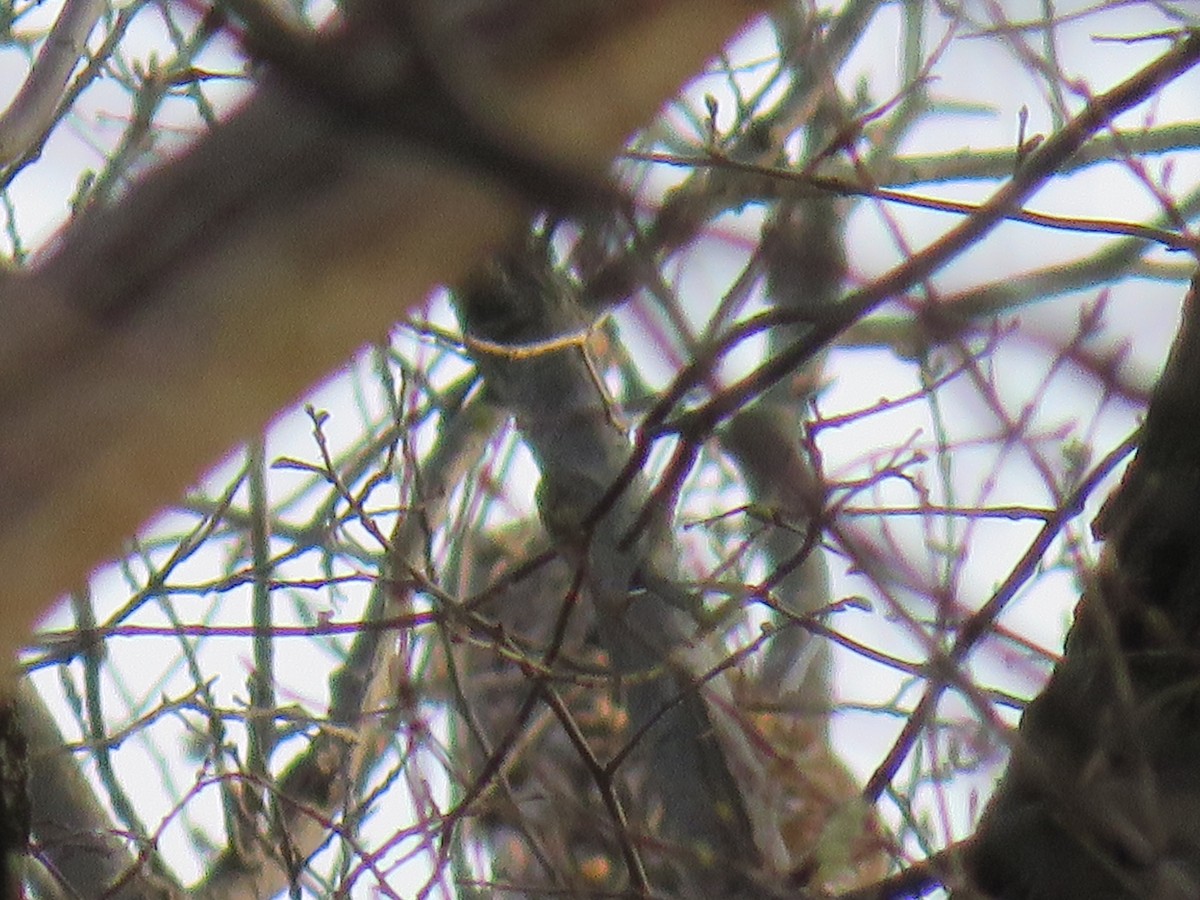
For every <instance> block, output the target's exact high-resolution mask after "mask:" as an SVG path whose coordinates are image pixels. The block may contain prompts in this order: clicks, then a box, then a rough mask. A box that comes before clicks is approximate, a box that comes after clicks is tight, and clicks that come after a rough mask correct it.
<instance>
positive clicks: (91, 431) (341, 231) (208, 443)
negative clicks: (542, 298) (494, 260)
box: [0, 0, 757, 653]
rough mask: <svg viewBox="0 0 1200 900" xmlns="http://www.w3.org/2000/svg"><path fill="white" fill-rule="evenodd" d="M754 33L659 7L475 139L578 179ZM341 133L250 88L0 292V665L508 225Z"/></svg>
mask: <svg viewBox="0 0 1200 900" xmlns="http://www.w3.org/2000/svg"><path fill="white" fill-rule="evenodd" d="M756 9H757V4H756V3H754V2H751V0H741V2H729V0H720V2H717V0H669V2H662V3H656V4H653V5H651V6H649V7H647V8H645V9H643V10H641V11H639V12H638V13H637V14H636V15H630V16H629V17H628V18H627V19H623V20H620V21H613V22H608V23H606V26H607V27H606V28H605V29H604V30H603V31H600V32H598V33H597V34H595V35H594V36H593V38H592V39H591V40H589V41H588V42H587V43H586V45H583V46H579V47H577V48H576V52H575V53H574V54H573V55H572V56H571V57H570V58H567V59H561V58H554V59H549V60H546V59H531V60H530V61H529V67H528V68H526V69H524V70H520V69H518V70H515V71H506V72H505V73H504V76H503V77H500V78H497V79H495V81H494V82H493V83H490V84H488V86H487V96H486V99H487V102H488V104H489V110H490V118H489V120H488V122H487V123H485V124H486V126H487V128H488V129H489V130H490V132H492V133H498V134H500V135H501V136H502V137H503V138H504V139H505V140H507V141H509V142H515V143H516V144H517V145H518V146H520V147H521V148H522V151H523V152H524V153H525V154H526V155H527V156H528V157H529V158H531V159H533V160H539V159H541V160H546V161H547V163H548V164H549V165H553V166H555V167H561V168H562V169H563V170H565V171H573V172H577V173H579V175H580V176H581V177H583V178H585V179H595V178H596V177H598V176H599V174H600V173H601V172H602V171H603V170H604V168H605V167H606V166H607V164H608V162H609V160H610V159H611V158H612V156H613V154H614V153H616V152H617V150H618V149H619V147H620V145H621V142H622V141H623V140H624V139H625V137H626V136H627V135H628V134H629V133H630V132H631V131H632V130H633V129H634V128H636V127H637V126H638V125H640V124H642V123H644V122H645V121H646V120H647V119H648V118H649V117H650V116H651V115H652V114H653V113H654V111H655V110H656V109H657V108H658V106H659V105H660V104H661V103H662V102H663V100H664V99H665V98H666V97H667V96H669V95H670V94H671V93H673V92H674V91H675V90H677V89H678V87H679V85H680V83H681V82H682V81H683V80H684V79H685V78H687V77H688V76H689V75H691V74H692V73H694V72H695V71H696V70H697V69H698V68H699V67H700V66H701V64H702V63H703V61H704V60H705V59H706V58H707V57H709V56H710V55H712V54H713V53H714V52H715V51H716V50H717V49H718V48H719V47H720V45H721V44H722V43H723V42H724V41H725V40H727V39H728V37H729V36H730V34H731V33H732V32H733V31H734V30H735V29H736V28H738V27H739V26H741V25H742V24H743V23H744V22H745V21H746V19H747V18H748V17H749V15H750V14H751V13H753V12H754V11H755V10H756ZM356 22H357V24H355V23H352V24H351V25H350V26H347V29H348V30H344V31H342V32H339V33H335V34H331V35H328V36H326V37H323V38H322V40H323V41H326V42H329V44H330V46H333V47H335V48H337V49H340V50H342V51H344V61H345V65H347V66H353V65H355V64H356V62H358V63H362V64H364V65H366V71H377V69H372V68H371V67H370V65H369V63H370V62H371V60H370V59H367V57H366V56H365V55H364V54H369V53H372V52H375V51H377V50H378V47H377V46H375V45H374V44H371V43H370V42H365V41H360V40H358V38H359V36H360V34H361V31H359V30H356V29H363V28H369V27H372V24H373V23H370V22H366V21H365V20H362V21H360V20H356ZM665 47H670V52H669V53H668V52H663V48H665ZM531 74H532V75H536V79H535V78H533V77H531ZM468 107H469V108H471V109H472V111H474V108H475V107H474V106H473V105H471V104H468ZM345 125H346V123H345V122H337V121H330V117H329V115H328V109H327V108H326V106H325V104H324V103H322V102H321V101H319V100H313V99H312V98H310V97H308V96H306V95H304V94H301V93H297V92H293V91H291V90H289V88H288V87H287V86H286V85H285V84H284V82H283V80H281V79H278V78H277V79H276V80H272V81H268V82H267V83H266V84H265V85H264V87H263V88H262V89H261V90H260V92H259V93H258V94H257V95H256V96H255V97H254V98H253V99H252V100H251V101H250V102H248V103H247V104H246V105H245V106H244V107H243V108H242V110H241V111H240V112H239V113H238V114H237V115H235V116H234V117H233V118H232V119H231V120H230V121H229V122H227V123H225V124H224V125H222V126H220V127H218V128H217V129H215V130H214V131H213V132H211V133H210V134H209V135H208V136H207V137H206V138H204V139H203V140H202V141H201V142H200V143H199V144H197V146H196V147H194V148H193V149H192V150H191V151H190V152H189V153H187V154H186V155H184V156H182V157H180V158H178V159H176V160H174V161H173V162H172V163H170V164H169V165H167V166H165V167H164V168H162V169H161V170H159V171H158V172H157V173H156V174H154V175H152V176H151V177H150V178H148V179H147V180H146V181H145V182H143V183H142V184H141V185H139V186H138V187H136V188H135V189H134V190H132V191H131V192H130V193H129V194H128V195H127V196H126V197H125V198H124V199H123V200H122V201H121V202H120V203H119V204H117V205H116V206H115V207H113V208H110V209H106V210H94V211H91V212H90V213H88V214H86V215H85V216H84V217H83V218H82V220H81V221H79V222H78V223H77V224H76V225H75V226H74V227H73V228H71V229H70V230H68V232H67V233H65V234H64V235H63V236H62V238H61V239H60V241H59V243H58V245H57V248H56V250H55V252H54V254H53V256H52V257H51V258H49V259H48V260H46V262H45V263H44V264H43V265H42V266H41V267H40V268H39V269H37V270H36V271H34V272H31V273H29V274H27V275H21V276H5V277H4V278H3V280H0V317H3V321H4V322H5V328H4V332H3V336H2V337H0V420H2V421H3V422H4V425H5V427H4V431H3V434H2V435H0V509H2V510H3V512H4V515H3V518H2V524H0V567H3V569H4V570H5V571H6V572H7V573H8V576H7V583H6V588H7V590H6V608H7V611H8V615H9V619H8V623H7V627H6V628H5V629H4V638H3V642H4V643H3V646H2V647H0V650H2V651H3V652H5V653H11V652H12V651H14V650H15V649H16V647H17V646H19V644H20V643H21V641H22V640H23V638H24V636H25V635H26V634H28V631H29V628H30V627H31V625H32V624H33V622H34V620H35V619H36V617H37V616H38V615H39V614H40V613H41V612H42V610H44V608H45V607H46V605H47V603H48V602H49V601H50V600H52V599H53V598H54V596H55V595H56V594H58V593H59V592H61V591H64V590H66V589H68V588H69V587H71V586H73V585H75V584H78V582H79V581H80V579H82V578H83V577H85V576H86V574H87V573H88V571H89V569H90V568H91V567H93V566H95V565H96V564H97V563H99V562H100V561H102V560H103V559H105V558H106V557H108V556H111V555H112V554H113V553H114V552H116V551H117V549H118V546H119V542H120V540H121V539H122V538H123V537H124V536H125V535H127V534H129V533H130V532H132V531H133V530H134V529H135V528H137V527H138V525H140V524H141V523H142V522H144V521H145V520H146V518H147V517H148V516H150V515H151V514H152V513H154V511H155V510H157V509H158V508H160V507H161V506H162V505H163V504H165V503H167V502H169V501H170V500H171V499H172V498H174V497H175V496H177V495H178V494H179V493H180V492H181V491H182V489H183V488H184V487H185V486H186V485H187V484H188V483H189V482H191V481H192V480H193V479H195V478H196V477H197V475H198V474H199V473H200V472H201V471H202V469H203V468H204V467H205V466H207V465H210V464H211V463H213V462H214V461H215V460H216V459H218V458H219V456H220V455H221V453H223V452H225V451H227V450H228V449H229V447H230V446H231V445H233V444H235V443H236V442H238V441H240V440H244V439H246V438H247V437H249V436H250V435H252V434H254V433H256V432H257V431H258V430H259V429H261V428H262V426H263V425H264V424H265V422H266V421H267V420H268V419H269V417H270V416H271V415H273V414H274V413H275V412H276V411H277V410H278V409H279V408H281V407H282V406H284V405H285V404H287V403H289V402H292V401H294V399H295V398H296V397H297V396H298V395H299V394H300V393H301V392H303V391H304V390H306V389H307V388H309V387H311V386H312V385H313V384H314V383H315V382H316V381H317V380H318V379H320V378H322V377H324V376H325V375H327V374H328V373H329V372H331V371H333V370H334V369H335V368H336V367H337V366H339V365H340V364H342V363H343V362H344V361H345V360H346V359H347V358H348V356H349V355H350V354H351V353H352V352H353V351H354V350H355V349H356V348H358V347H360V346H362V345H363V344H364V343H366V342H367V341H368V340H370V339H372V338H375V337H377V336H379V335H381V334H383V333H384V332H385V331H386V329H387V328H388V327H389V325H390V324H391V323H392V322H393V321H394V320H395V319H397V318H398V317H399V316H400V315H401V314H402V312H403V310H404V309H406V308H408V307H409V306H410V305H411V304H413V303H414V302H416V301H418V300H420V299H421V298H422V297H424V296H425V295H426V293H427V292H428V291H429V289H430V288H431V287H433V286H434V285H436V284H439V283H444V282H447V281H455V280H457V279H459V278H461V277H462V276H463V275H464V274H465V273H466V272H468V271H469V270H470V269H471V268H472V266H473V265H475V264H476V263H477V262H478V261H480V260H481V259H483V258H485V257H486V255H487V254H488V253H489V252H491V250H493V249H494V248H496V247H497V246H500V245H502V244H504V243H505V242H506V241H507V240H508V239H509V238H510V237H511V236H512V235H513V234H514V233H515V231H516V229H517V228H518V226H519V225H520V224H521V222H522V221H523V219H524V217H525V215H526V214H527V212H528V205H527V203H526V202H525V199H524V198H523V197H521V196H518V195H515V194H514V193H513V192H512V190H511V189H508V188H506V186H505V184H504V180H503V173H499V174H498V175H497V173H492V177H491V178H490V179H481V178H480V176H481V174H483V173H481V172H480V171H478V170H476V169H471V168H463V167H462V166H461V165H457V166H456V165H453V164H447V163H446V162H445V161H444V160H443V159H441V158H440V157H439V156H438V155H437V154H432V153H430V152H429V151H428V150H427V149H423V148H422V147H421V146H420V145H417V146H414V145H413V144H412V143H411V142H409V141H408V140H406V137H405V134H404V133H403V132H400V133H395V134H388V133H387V132H386V129H381V128H379V127H378V126H377V125H376V126H375V127H370V128H363V129H360V130H355V129H354V128H347V127H345Z"/></svg>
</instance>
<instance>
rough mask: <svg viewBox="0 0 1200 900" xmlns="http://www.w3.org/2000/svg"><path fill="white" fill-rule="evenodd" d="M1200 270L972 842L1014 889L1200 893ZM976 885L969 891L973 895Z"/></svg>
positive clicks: (976, 862) (994, 880) (1168, 896)
mask: <svg viewBox="0 0 1200 900" xmlns="http://www.w3.org/2000/svg"><path fill="white" fill-rule="evenodd" d="M1198 289H1200V277H1198V278H1197V279H1196V280H1194V281H1193V283H1192V289H1191V292H1190V294H1189V295H1188V298H1187V301H1186V302H1185V305H1184V311H1183V322H1182V325H1181V327H1180V331H1179V334H1178V336H1177V338H1176V341H1175V345H1174V347H1173V348H1172V351H1171V354H1170V356H1169V358H1168V361H1167V364H1166V368H1165V370H1164V371H1163V374H1162V377H1161V379H1160V381H1159V383H1158V386H1157V388H1156V390H1155V392H1154V395H1153V398H1152V400H1151V403H1150V408H1149V411H1148V413H1147V417H1146V422H1145V424H1144V426H1143V429H1142V434H1141V440H1140V447H1139V449H1138V452H1137V456H1136V458H1135V459H1134V461H1133V462H1132V463H1131V464H1130V466H1129V469H1128V470H1127V472H1126V475H1125V477H1124V479H1123V481H1122V484H1121V486H1120V488H1119V489H1118V490H1117V491H1116V492H1115V493H1114V494H1113V495H1112V496H1111V497H1110V498H1109V500H1108V502H1107V503H1106V504H1105V506H1104V508H1103V509H1102V511H1101V514H1100V515H1099V516H1098V517H1097V519H1096V522H1095V525H1094V529H1095V531H1096V534H1097V536H1098V537H1101V538H1103V539H1104V540H1105V541H1106V545H1105V548H1104V552H1103V555H1102V558H1101V564H1100V566H1099V568H1098V570H1097V571H1096V572H1095V573H1094V574H1093V575H1092V577H1091V582H1090V584H1089V585H1088V587H1087V590H1086V591H1085V593H1084V597H1083V600H1082V601H1081V602H1080V605H1079V607H1078V609H1077V611H1076V616H1075V623H1074V625H1073V627H1072V629H1071V632H1070V634H1069V635H1068V638H1067V644H1066V649H1065V652H1064V655H1063V659H1062V661H1061V662H1060V664H1059V665H1058V667H1057V668H1056V670H1055V672H1054V674H1053V676H1052V678H1051V679H1050V682H1049V684H1048V685H1047V687H1046V689H1045V690H1044V691H1043V692H1042V693H1041V694H1040V695H1039V696H1038V697H1037V698H1036V699H1035V700H1034V701H1033V702H1032V703H1031V704H1030V705H1029V707H1028V708H1027V710H1026V711H1025V714H1024V716H1023V718H1022V721H1021V726H1020V729H1019V731H1018V733H1017V737H1016V741H1015V742H1014V745H1013V756H1012V761H1011V763H1010V766H1009V770H1008V772H1007V774H1006V776H1005V778H1004V780H1003V782H1002V783H1001V785H1000V787H999V789H998V790H997V792H996V794H995V796H994V797H993V799H992V801H991V803H990V805H989V807H988V809H987V811H986V813H985V815H984V817H983V819H982V821H981V823H980V826H979V829H978V831H977V833H976V836H975V838H974V840H973V842H972V846H971V849H970V864H971V869H972V872H973V875H974V877H975V881H976V884H975V885H974V886H973V887H972V888H971V891H974V890H981V891H982V892H983V893H984V894H985V895H987V896H991V897H996V898H1003V900H1040V898H1045V900H1050V898H1061V897H1088V898H1092V900H1134V898H1146V897H1154V898H1158V900H1184V898H1194V897H1197V896H1200V765H1197V760H1198V759H1200V726H1198V724H1197V723H1198V722H1200V594H1198V593H1197V585H1198V584H1200V516H1197V514H1196V510H1197V509H1198V508H1200V319H1198V316H1200V309H1198V308H1197V304H1198V303H1200V301H1198V300H1197V290H1198ZM968 895H970V896H973V895H974V894H973V893H970V892H968V891H964V893H963V896H968Z"/></svg>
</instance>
